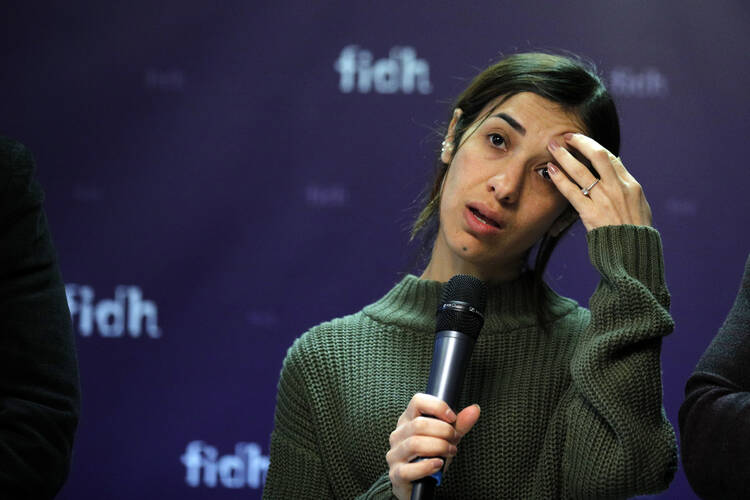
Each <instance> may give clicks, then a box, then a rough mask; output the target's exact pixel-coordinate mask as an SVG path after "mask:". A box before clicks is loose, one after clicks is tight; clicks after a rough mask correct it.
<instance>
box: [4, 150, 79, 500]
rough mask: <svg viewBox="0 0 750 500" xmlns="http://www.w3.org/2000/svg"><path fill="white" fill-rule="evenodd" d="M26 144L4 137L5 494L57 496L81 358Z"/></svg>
mask: <svg viewBox="0 0 750 500" xmlns="http://www.w3.org/2000/svg"><path fill="white" fill-rule="evenodd" d="M33 172H34V162H33V159H32V157H31V154H30V153H29V151H28V150H27V149H26V148H24V147H23V146H22V145H20V144H18V143H15V142H13V141H10V140H8V139H5V138H2V137H0V498H4V499H6V498H7V499H15V498H35V499H36V498H53V497H54V495H55V494H56V493H57V491H59V489H60V488H61V487H62V484H63V483H64V481H65V479H66V477H67V475H68V470H69V467H70V457H71V450H72V446H73V436H74V433H75V429H76V425H77V423H78V414H79V398H80V390H79V381H78V364H77V360H76V353H75V348H74V340H73V332H72V327H71V321H70V313H69V311H68V305H67V302H66V299H65V287H64V285H63V281H62V278H61V276H60V270H59V268H58V264H57V257H56V255H55V250H54V248H53V246H52V239H51V237H50V233H49V229H48V227H47V220H46V217H45V214H44V211H43V209H42V200H43V193H42V190H41V188H40V186H39V184H38V183H37V182H36V181H35V180H34V179H33Z"/></svg>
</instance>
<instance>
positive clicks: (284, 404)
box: [264, 226, 677, 500]
mask: <svg viewBox="0 0 750 500" xmlns="http://www.w3.org/2000/svg"><path fill="white" fill-rule="evenodd" d="M587 238H588V245H589V254H590V258H591V262H592V263H593V265H594V266H595V268H596V269H597V270H598V271H599V272H600V274H601V278H602V279H601V281H600V283H599V286H598V287H597V289H596V292H595V293H594V295H593V296H592V297H591V301H590V308H591V310H590V311H589V310H586V309H583V308H581V307H579V306H578V305H577V304H576V303H575V302H574V301H572V300H569V299H565V298H562V297H560V296H558V295H556V294H555V293H554V292H552V291H551V290H549V289H546V297H547V300H546V303H547V306H546V307H548V308H549V312H550V317H551V318H552V320H551V324H550V328H549V332H548V333H544V332H542V331H541V330H540V329H539V325H538V324H537V315H536V312H535V311H534V308H533V306H532V304H533V299H532V298H533V289H534V287H533V281H532V279H531V276H529V275H523V276H521V277H520V278H519V279H518V280H516V281H514V282H511V283H506V284H503V285H500V286H496V287H490V291H489V296H488V304H487V310H486V315H485V316H486V319H485V323H484V328H483V329H482V332H481V334H480V336H479V339H478V341H477V344H476V346H475V348H474V352H473V355H472V358H471V363H470V366H469V369H468V372H467V374H466V381H465V385H464V389H463V392H462V398H461V399H462V401H461V404H460V408H458V409H461V408H463V407H465V406H467V405H469V404H471V403H479V405H480V406H481V408H482V414H481V417H480V418H479V421H478V422H477V424H476V425H475V426H474V428H473V429H472V430H471V431H470V432H469V433H468V434H467V435H466V436H465V437H464V438H463V440H462V441H461V443H460V444H459V446H458V454H457V455H456V457H455V459H454V460H453V463H452V464H451V466H450V467H449V469H448V470H447V472H446V474H445V475H444V477H443V483H442V485H441V486H439V487H438V489H437V497H438V498H452V499H472V500H476V499H481V498H514V499H515V498H518V499H530V498H539V499H550V498H626V497H629V496H633V495H636V494H641V493H651V492H657V491H660V490H663V489H665V488H666V487H667V486H668V485H669V482H670V481H671V479H672V477H673V475H674V472H675V469H676V464H677V456H676V445H675V436H674V432H673V429H672V426H671V425H670V423H669V422H668V421H667V419H666V417H665V415H664V412H663V410H662V394H661V372H660V360H659V355H660V349H661V338H662V337H663V336H664V335H667V334H668V333H669V332H671V331H672V328H673V322H672V319H671V317H670V315H669V313H668V311H667V309H668V307H669V293H668V291H667V289H666V286H665V283H664V271H663V265H662V251H661V242H660V239H659V235H658V233H657V232H656V231H655V230H653V229H652V228H647V227H636V226H610V227H604V228H599V229H596V230H594V231H591V232H589V233H588V235H587ZM441 288H442V284H441V283H439V282H436V281H429V280H420V279H418V278H416V277H415V276H411V275H409V276H406V277H405V278H404V279H403V280H402V281H401V282H400V283H398V284H397V285H396V286H395V287H394V288H393V289H392V290H391V291H390V292H388V294H386V295H385V297H383V298H382V299H380V300H379V301H377V302H376V303H374V304H372V305H369V306H367V307H365V308H364V309H363V310H362V311H360V312H358V313H356V314H353V315H351V316H346V317H344V318H339V319H335V320H333V321H330V322H327V323H323V324H321V325H318V326H316V327H314V328H312V329H311V330H310V331H308V332H307V333H305V334H304V335H303V336H302V337H300V338H299V339H297V340H296V341H295V343H294V345H293V346H292V347H291V348H290V349H289V352H288V354H287V357H286V359H285V361H284V367H283V369H282V372H281V379H280V381H279V389H278V391H279V392H278V399H277V406H276V417H275V428H274V431H273V433H272V435H271V463H270V468H269V471H268V476H267V481H266V486H265V491H264V498H274V499H303V498H311V499H312V498H314V499H322V498H355V497H356V498H378V499H385V498H391V484H390V481H389V479H388V465H387V463H386V460H385V454H386V452H387V451H388V448H389V444H388V437H389V434H390V433H391V432H392V431H393V430H394V429H395V428H396V421H397V420H398V417H399V415H400V414H401V413H402V412H403V410H404V409H405V408H406V405H407V404H408V402H409V400H410V399H411V397H412V395H414V393H416V392H422V391H424V389H425V387H426V384H427V376H428V374H429V370H430V363H431V359H432V351H433V343H434V338H435V335H434V334H435V311H436V308H437V305H438V301H439V299H440V293H441Z"/></svg>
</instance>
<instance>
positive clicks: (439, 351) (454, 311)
mask: <svg viewBox="0 0 750 500" xmlns="http://www.w3.org/2000/svg"><path fill="white" fill-rule="evenodd" d="M486 305H487V286H486V285H485V284H484V282H482V281H480V280H478V279H477V278H475V277H473V276H468V275H465V274H457V275H456V276H454V277H452V278H451V279H450V281H449V282H448V283H446V285H445V287H444V288H443V295H442V297H441V299H440V306H439V307H438V310H437V324H436V327H435V332H436V333H435V348H434V351H433V354H432V365H431V366H430V378H429V379H428V381H427V390H426V391H425V392H426V393H427V394H431V395H432V396H436V397H438V398H440V399H442V400H443V401H445V402H446V403H448V406H450V407H451V409H453V410H455V408H456V405H457V404H458V400H459V397H460V392H461V387H462V386H463V383H464V375H465V374H466V368H467V367H468V365H469V359H470V358H471V351H472V349H474V343H475V342H476V340H477V337H478V336H479V331H480V330H481V329H482V325H483V324H484V308H485V306H486ZM456 413H458V412H456ZM417 460H420V458H418V459H417ZM441 479H442V470H441V471H438V472H436V473H434V474H432V475H430V476H426V477H423V478H422V479H418V480H416V481H413V482H412V485H413V486H412V491H411V500H427V499H431V498H434V496H435V487H436V486H437V485H439V484H440V481H441Z"/></svg>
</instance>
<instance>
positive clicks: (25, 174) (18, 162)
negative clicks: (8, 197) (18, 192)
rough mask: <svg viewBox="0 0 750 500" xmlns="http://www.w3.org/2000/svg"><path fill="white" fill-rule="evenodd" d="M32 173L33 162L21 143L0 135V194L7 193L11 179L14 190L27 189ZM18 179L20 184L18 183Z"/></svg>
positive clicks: (29, 153)
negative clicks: (13, 179)
mask: <svg viewBox="0 0 750 500" xmlns="http://www.w3.org/2000/svg"><path fill="white" fill-rule="evenodd" d="M33 172H34V160H33V157H32V155H31V151H29V150H28V148H26V146H24V145H23V144H22V143H20V142H18V141H16V140H14V139H11V138H9V137H5V136H2V135H0V194H2V193H7V190H8V188H9V184H10V181H11V179H12V178H16V180H15V181H14V186H17V187H16V188H14V190H15V189H18V186H20V188H21V189H22V190H26V189H28V184H29V182H30V179H31V176H32V174H33ZM19 178H20V182H19Z"/></svg>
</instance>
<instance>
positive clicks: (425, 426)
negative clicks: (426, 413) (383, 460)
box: [389, 417, 458, 446]
mask: <svg viewBox="0 0 750 500" xmlns="http://www.w3.org/2000/svg"><path fill="white" fill-rule="evenodd" d="M410 436H431V437H436V438H439V439H444V440H446V441H450V442H452V443H454V442H457V441H458V435H457V434H456V430H455V429H454V428H453V426H452V425H451V424H449V423H447V422H443V421H442V420H438V419H436V418H432V417H417V418H415V419H413V420H409V421H407V422H405V423H403V424H402V425H399V426H398V427H397V428H396V429H395V430H394V431H393V432H392V433H391V436H390V439H389V441H390V444H391V446H395V445H397V444H398V443H400V442H401V441H403V440H404V439H406V438H408V437H410Z"/></svg>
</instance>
